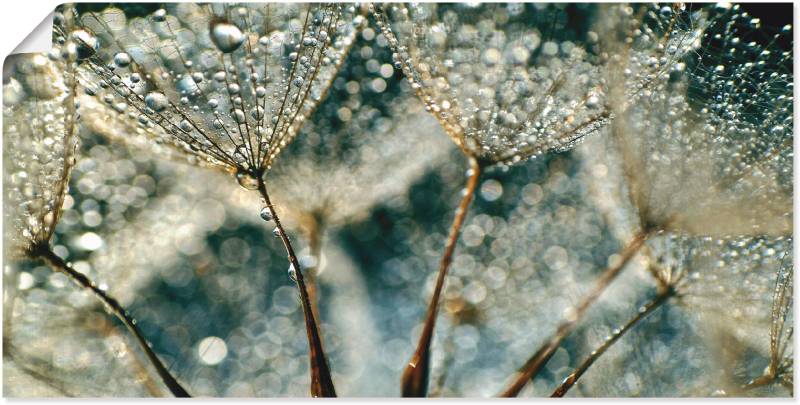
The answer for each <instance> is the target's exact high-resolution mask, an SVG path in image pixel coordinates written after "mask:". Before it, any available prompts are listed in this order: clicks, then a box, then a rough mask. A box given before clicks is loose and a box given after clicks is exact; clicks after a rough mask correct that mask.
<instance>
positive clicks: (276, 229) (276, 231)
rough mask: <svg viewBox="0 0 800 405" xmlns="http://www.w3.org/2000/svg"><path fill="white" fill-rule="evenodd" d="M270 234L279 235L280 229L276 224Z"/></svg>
mask: <svg viewBox="0 0 800 405" xmlns="http://www.w3.org/2000/svg"><path fill="white" fill-rule="evenodd" d="M272 236H274V237H276V238H278V237H280V236H281V229H280V228H278V227H277V226H276V227H275V229H273V230H272Z"/></svg>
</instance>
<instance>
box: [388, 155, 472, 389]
mask: <svg viewBox="0 0 800 405" xmlns="http://www.w3.org/2000/svg"><path fill="white" fill-rule="evenodd" d="M469 167H470V175H469V178H468V179H467V187H466V189H465V192H464V196H463V197H462V198H461V203H460V204H459V205H458V209H457V210H456V215H455V218H454V219H453V224H452V225H451V226H450V234H449V236H448V237H447V244H446V245H445V248H444V255H443V256H442V261H441V262H440V264H439V275H438V277H437V278H436V286H435V287H434V290H433V296H432V297H431V301H430V303H429V304H428V312H427V314H426V315H425V324H424V326H423V328H422V334H421V335H420V337H419V342H418V343H417V349H416V350H415V351H414V355H413V356H411V360H410V361H409V362H408V365H407V366H406V368H405V370H404V371H403V376H402V378H401V380H400V384H401V390H402V394H403V396H404V397H424V396H425V395H426V394H427V392H428V377H429V374H430V347H431V341H432V340H433V329H434V326H435V323H436V314H437V311H438V309H439V298H440V296H441V294H442V288H443V287H444V280H445V277H446V276H447V269H448V268H449V267H450V263H451V262H452V261H453V252H454V251H455V248H456V242H457V241H458V234H459V232H460V231H461V225H462V224H463V223H464V218H466V216H467V210H468V209H469V204H470V202H472V196H473V195H475V188H476V187H477V185H478V178H479V177H480V174H481V167H480V165H479V164H478V160H477V159H476V158H475V157H472V156H470V157H469Z"/></svg>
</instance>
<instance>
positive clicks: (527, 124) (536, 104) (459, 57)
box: [370, 4, 609, 396]
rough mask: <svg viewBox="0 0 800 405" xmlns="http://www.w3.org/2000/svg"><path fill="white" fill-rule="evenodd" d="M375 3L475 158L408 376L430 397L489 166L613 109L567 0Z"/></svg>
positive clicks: (437, 109)
mask: <svg viewBox="0 0 800 405" xmlns="http://www.w3.org/2000/svg"><path fill="white" fill-rule="evenodd" d="M370 7H371V8H372V10H373V14H374V15H375V17H376V19H377V20H378V22H377V23H378V25H379V27H380V28H381V30H382V32H383V34H384V35H385V36H386V37H387V38H388V39H389V43H390V45H391V46H392V47H393V48H394V50H395V53H394V54H393V59H394V63H395V67H397V68H398V69H403V72H404V74H405V75H406V76H407V78H408V80H409V82H410V83H411V86H412V88H413V89H414V91H415V92H416V93H417V95H418V96H419V97H420V98H421V99H422V100H423V101H424V102H425V104H426V106H427V109H428V111H430V112H431V113H432V114H433V115H434V116H436V118H437V119H438V120H439V121H440V122H441V124H442V126H443V127H444V128H445V131H446V132H447V134H448V135H449V136H450V137H451V138H452V139H453V141H454V142H455V143H456V145H458V146H459V148H460V149H461V150H462V151H463V152H464V154H465V156H467V158H468V159H469V165H470V166H469V171H468V172H467V173H468V176H469V179H468V180H467V186H466V189H465V191H464V196H463V198H462V200H461V203H460V204H459V206H458V209H457V210H456V214H455V219H454V221H453V224H452V226H451V228H450V233H449V236H448V239H447V242H446V244H445V251H444V254H443V256H442V260H441V266H440V270H439V278H438V279H437V284H436V287H435V289H434V293H433V297H432V298H431V301H430V305H429V307H428V311H427V314H426V316H425V323H424V327H423V331H422V334H421V336H420V340H419V344H418V346H417V349H416V351H415V352H414V354H413V356H412V358H411V360H410V361H409V363H408V366H407V367H406V369H405V372H404V374H403V377H402V382H401V384H402V390H403V395H404V396H425V395H426V393H427V389H428V374H429V370H428V369H429V357H430V344H431V339H432V336H433V330H434V326H435V319H436V313H437V310H438V305H439V297H440V294H441V291H442V288H443V286H444V280H445V278H446V275H447V269H448V267H449V265H450V262H451V261H452V255H453V251H454V250H455V246H456V241H457V239H458V235H459V231H460V229H461V225H462V223H463V222H464V218H465V216H466V213H467V210H468V208H469V205H470V202H471V200H472V196H473V194H474V192H475V188H476V186H477V183H478V178H479V176H480V173H481V170H482V169H483V168H485V167H487V166H491V165H495V164H511V163H516V162H520V161H522V160H525V159H528V158H532V157H535V156H537V155H540V154H543V153H546V152H548V151H554V150H556V151H558V150H567V149H570V148H571V147H573V146H574V145H576V144H577V143H578V142H579V141H580V140H581V139H582V138H583V137H584V136H586V135H588V134H590V133H592V132H595V131H597V130H598V129H599V128H601V127H603V126H604V125H605V124H606V123H607V121H608V118H609V113H608V110H607V109H606V108H605V101H604V99H605V96H604V91H603V89H602V82H601V81H600V80H599V79H600V78H601V76H600V75H599V68H598V66H597V61H598V58H597V55H593V54H592V53H591V52H590V50H588V49H585V48H584V47H581V46H579V44H580V43H582V42H586V43H589V44H591V43H592V42H595V41H596V39H597V38H596V35H594V34H593V33H576V32H573V31H571V30H569V29H566V28H565V27H558V29H556V27H555V26H556V24H558V23H559V22H560V21H561V22H562V24H563V19H564V18H565V16H566V13H565V11H564V10H563V9H561V8H560V7H558V6H548V7H545V9H546V10H539V9H537V6H535V5H532V4H509V5H505V4H494V5H478V6H476V7H473V6H472V5H469V4H453V5H444V4H414V5H410V6H405V5H386V6H379V5H371V6H370ZM557 31H558V32H559V33H558V34H557V35H556V32H557Z"/></svg>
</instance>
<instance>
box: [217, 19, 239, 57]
mask: <svg viewBox="0 0 800 405" xmlns="http://www.w3.org/2000/svg"><path fill="white" fill-rule="evenodd" d="M211 40H212V41H213V42H214V45H216V46H217V48H218V49H219V50H220V51H222V52H223V53H231V52H233V51H235V50H236V49H238V48H239V46H241V45H242V42H244V34H242V30H240V29H239V27H237V26H235V25H233V24H231V23H229V22H226V21H219V22H216V23H212V24H211Z"/></svg>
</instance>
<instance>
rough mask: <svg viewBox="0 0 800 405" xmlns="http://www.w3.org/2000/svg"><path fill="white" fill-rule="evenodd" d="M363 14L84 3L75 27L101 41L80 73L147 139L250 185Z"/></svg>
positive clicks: (318, 90)
mask: <svg viewBox="0 0 800 405" xmlns="http://www.w3.org/2000/svg"><path fill="white" fill-rule="evenodd" d="M362 21H363V17H360V16H358V15H357V10H356V9H355V7H354V6H352V5H343V4H336V5H288V4H285V5H274V4H272V5H266V4H265V5H242V6H238V5H231V4H214V5H211V4H208V5H197V4H170V5H168V6H167V7H166V8H162V9H158V10H157V11H155V12H153V13H151V14H150V15H146V16H143V17H134V18H128V16H126V14H125V12H124V11H123V10H121V9H119V8H114V7H110V8H106V9H104V10H101V11H87V12H85V13H83V14H81V23H82V25H83V28H82V29H83V30H84V31H85V32H91V34H90V35H92V38H96V39H95V41H97V43H99V46H98V49H97V52H96V54H94V55H92V56H91V57H89V58H87V63H86V64H85V65H84V66H86V71H85V72H84V73H85V75H84V77H83V84H84V85H85V87H86V92H87V93H88V94H90V95H93V96H96V97H98V98H100V99H102V100H103V101H104V102H105V103H107V104H109V105H111V106H113V107H114V109H115V110H117V111H118V112H119V113H120V114H125V115H126V116H129V117H130V118H131V119H135V120H136V121H137V122H138V125H140V126H142V127H144V128H146V131H145V133H146V134H151V133H155V134H156V135H154V136H152V138H153V142H154V143H156V144H158V143H167V144H169V145H170V146H172V147H175V148H177V149H178V150H180V151H181V152H185V153H187V154H189V155H194V156H197V157H198V158H199V159H200V161H204V162H208V163H211V164H217V165H221V166H224V167H226V168H228V170H231V171H237V172H239V173H240V175H239V176H238V178H237V179H238V180H239V181H240V183H242V185H243V186H244V187H247V188H250V189H254V188H255V183H256V182H255V181H250V180H249V179H250V178H252V177H253V175H254V174H255V173H256V172H262V171H264V170H265V169H266V168H268V167H269V166H270V164H271V162H272V160H273V159H274V158H275V157H276V156H277V155H278V153H279V152H280V150H281V149H282V148H284V147H285V146H286V145H287V144H288V143H289V142H290V141H291V139H292V138H293V137H294V136H295V135H296V133H297V131H298V129H299V127H300V125H301V124H302V122H303V121H304V120H305V119H306V117H307V116H308V114H310V113H311V111H313V109H314V107H315V105H316V104H317V103H318V102H319V101H320V99H321V97H322V96H323V95H324V93H325V89H326V88H327V86H328V85H329V84H330V81H331V80H332V79H333V76H334V74H335V73H336V71H337V70H338V68H339V65H340V64H341V63H342V59H343V57H344V55H345V54H346V52H347V50H348V49H349V47H350V44H351V42H352V37H353V35H354V31H355V30H356V28H357V27H358V26H359V25H360V24H361V23H362ZM198 27H208V28H207V29H198Z"/></svg>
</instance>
